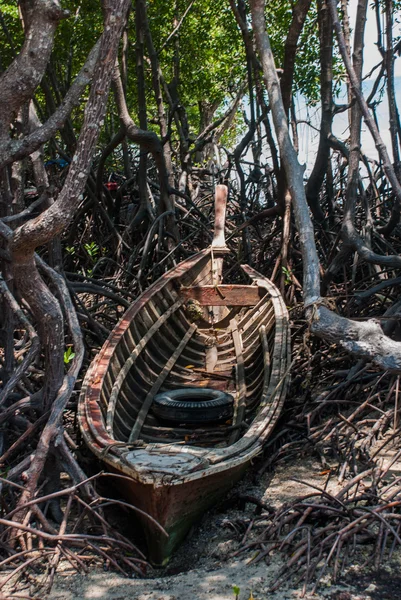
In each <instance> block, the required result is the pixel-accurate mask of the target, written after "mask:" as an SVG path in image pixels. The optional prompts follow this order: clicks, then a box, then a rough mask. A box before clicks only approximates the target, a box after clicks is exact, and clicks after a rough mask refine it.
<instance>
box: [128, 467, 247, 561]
mask: <svg viewBox="0 0 401 600" xmlns="http://www.w3.org/2000/svg"><path fill="white" fill-rule="evenodd" d="M248 466H249V463H242V464H240V465H238V466H236V467H234V468H232V469H230V470H228V471H227V472H226V473H224V472H223V473H221V472H219V473H214V474H211V475H205V476H204V477H201V478H199V479H195V480H192V481H186V482H183V483H180V484H163V485H160V484H159V485H157V484H151V483H143V482H141V481H136V480H131V481H128V480H121V484H119V486H120V489H121V492H122V494H123V495H124V497H126V498H127V499H128V500H129V501H130V502H131V503H132V504H133V505H134V506H135V507H137V508H139V509H141V510H142V511H144V512H145V513H147V514H148V515H150V516H151V517H153V519H155V520H156V521H157V522H158V523H159V524H160V525H161V526H162V527H163V529H164V530H165V531H166V533H167V535H165V534H163V533H162V531H161V530H160V528H158V527H156V525H154V523H152V521H151V520H149V519H148V518H147V517H145V516H142V515H139V521H140V523H141V526H142V529H143V533H144V536H145V540H146V545H147V549H148V557H149V560H150V561H151V563H152V564H153V565H154V566H163V565H165V564H167V562H168V560H169V559H170V557H171V555H172V553H173V552H174V550H175V549H176V548H177V547H178V546H179V545H180V544H181V542H182V541H183V540H184V539H185V537H186V535H187V534H188V532H189V530H190V529H191V527H192V526H193V525H195V524H196V523H197V522H198V521H199V520H200V519H201V517H202V516H203V514H204V513H205V512H206V511H207V510H208V509H209V508H211V507H212V506H214V505H215V504H217V503H218V501H219V500H221V499H222V498H224V496H225V495H226V494H227V493H228V492H229V490H230V489H231V488H232V487H233V486H234V485H235V484H236V483H237V482H238V481H239V480H240V479H241V477H242V476H243V475H244V473H245V471H246V470H247V468H248Z"/></svg>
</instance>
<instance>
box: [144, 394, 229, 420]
mask: <svg viewBox="0 0 401 600" xmlns="http://www.w3.org/2000/svg"><path fill="white" fill-rule="evenodd" d="M152 412H153V414H154V415H155V416H157V417H158V418H159V419H163V420H164V421H170V422H173V423H220V422H222V421H223V422H224V421H227V420H229V419H231V418H232V416H233V414H234V398H233V397H232V396H231V394H227V393H226V392H222V391H220V390H212V389H210V388H182V389H179V390H171V391H168V392H163V393H161V394H157V396H155V397H154V399H153V404H152Z"/></svg>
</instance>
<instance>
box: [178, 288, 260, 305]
mask: <svg viewBox="0 0 401 600" xmlns="http://www.w3.org/2000/svg"><path fill="white" fill-rule="evenodd" d="M262 295H263V290H261V289H260V288H259V287H258V286H256V285H255V286H249V285H218V286H217V285H199V286H192V287H183V288H181V290H180V297H181V298H183V299H184V302H187V301H188V300H196V301H197V302H198V303H199V304H200V305H201V306H255V305H256V304H257V303H258V302H259V301H260V299H261V297H262Z"/></svg>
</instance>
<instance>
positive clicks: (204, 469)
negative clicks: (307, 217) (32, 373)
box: [79, 186, 290, 564]
mask: <svg viewBox="0 0 401 600" xmlns="http://www.w3.org/2000/svg"><path fill="white" fill-rule="evenodd" d="M226 199H227V188H226V186H217V189H216V216H215V235H214V239H213V243H212V245H211V246H210V247H209V248H207V249H205V250H203V251H202V252H199V253H198V254H196V255H194V256H192V257H191V258H188V259H187V260H185V261H183V262H181V263H180V264H179V265H177V266H176V267H175V268H173V269H171V270H170V271H169V272H168V273H166V274H165V275H163V276H162V277H161V278H160V279H159V280H158V281H156V282H155V283H154V284H153V285H152V286H151V287H150V288H149V289H148V290H147V291H146V292H144V293H143V294H142V295H141V296H140V297H139V298H138V299H137V300H136V302H134V303H133V304H132V305H131V307H130V308H129V309H128V310H127V312H126V313H125V315H124V316H123V317H122V319H121V320H120V322H119V323H118V325H117V326H116V327H115V329H114V330H113V332H112V333H111V335H110V337H109V339H108V340H107V341H106V343H105V344H104V346H103V348H102V350H101V351H100V353H99V355H98V356H97V357H96V359H95V360H94V361H93V363H92V365H91V367H90V369H89V371H88V373H87V375H86V378H85V381H84V384H83V388H82V392H81V396H80V404H79V422H80V427H81V430H82V433H83V436H84V439H85V441H86V443H87V444H88V446H89V448H90V449H91V450H92V451H93V452H94V453H95V455H96V456H98V457H99V458H100V459H101V460H102V461H103V462H104V463H106V464H107V465H108V467H109V470H110V471H113V472H115V473H116V472H117V473H120V474H125V475H128V476H129V480H125V479H122V480H121V481H122V483H123V486H124V488H125V489H124V493H125V495H126V497H128V498H129V500H130V501H131V502H132V504H134V505H135V506H136V507H138V508H140V509H141V510H143V511H145V512H146V513H148V514H149V515H151V516H152V517H153V518H154V519H156V520H157V521H158V522H159V523H160V524H161V525H162V526H163V527H164V529H165V531H166V532H167V533H168V537H167V536H166V535H164V534H163V533H161V531H160V529H158V528H156V527H155V526H154V523H152V522H151V521H150V520H149V519H146V518H144V519H143V526H144V531H145V534H146V538H147V543H148V551H149V556H150V559H151V560H152V562H153V563H154V564H163V562H165V561H166V559H168V557H169V556H170V555H171V552H172V550H173V549H174V548H175V547H176V546H177V544H178V543H179V542H180V541H181V540H182V539H183V537H184V536H185V534H186V533H187V532H188V530H189V528H190V526H191V525H192V524H193V523H194V521H196V519H198V518H199V517H200V516H201V515H202V514H203V513H204V512H205V511H206V510H207V509H208V508H209V507H210V506H212V505H213V504H214V503H216V501H217V500H218V498H220V497H221V496H223V495H224V494H225V493H226V492H227V491H228V490H229V488H230V487H231V486H232V485H233V484H234V483H235V482H236V481H238V479H239V478H240V477H241V476H242V474H243V473H244V471H245V470H246V468H247V467H248V465H249V463H250V461H251V460H252V459H253V458H254V457H255V456H256V455H257V454H259V453H260V452H261V450H262V449H263V445H264V444H265V442H266V440H267V439H268V437H269V435H270V433H271V431H272V429H273V427H274V425H275V423H276V422H277V419H278V417H279V415H280V411H281V408H282V405H283V401H284V397H285V392H286V387H287V380H288V368H289V348H290V343H289V325H288V314H287V310H286V306H285V304H284V301H283V299H282V297H281V295H280V293H279V292H278V290H277V289H276V287H275V286H274V285H273V284H272V283H271V282H270V281H269V280H268V279H266V278H265V277H263V276H262V275H260V274H259V273H257V272H256V271H255V270H254V269H253V268H251V267H249V266H247V265H245V266H242V270H243V271H244V273H245V274H246V276H247V278H248V280H249V281H250V283H249V285H224V284H222V267H223V258H224V255H225V254H226V253H227V252H229V250H228V249H227V247H226V245H225V240H224V219H225V210H226V208H225V206H226Z"/></svg>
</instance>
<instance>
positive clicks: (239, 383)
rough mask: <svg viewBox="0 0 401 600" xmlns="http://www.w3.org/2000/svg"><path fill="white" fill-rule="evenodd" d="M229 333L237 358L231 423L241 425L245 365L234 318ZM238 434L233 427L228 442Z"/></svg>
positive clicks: (232, 441)
mask: <svg viewBox="0 0 401 600" xmlns="http://www.w3.org/2000/svg"><path fill="white" fill-rule="evenodd" d="M231 334H232V336H233V342H234V349H235V357H236V360H237V364H236V368H235V374H236V388H237V389H236V392H237V393H236V397H235V412H234V418H233V425H234V426H236V425H241V423H242V421H243V420H244V416H245V408H246V384H245V366H244V355H243V352H242V339H241V334H240V332H239V331H238V323H237V320H236V319H233V320H232V321H231ZM239 435H240V429H235V430H234V431H233V433H232V434H231V437H230V444H234V443H235V442H236V441H237V439H238V438H239Z"/></svg>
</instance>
